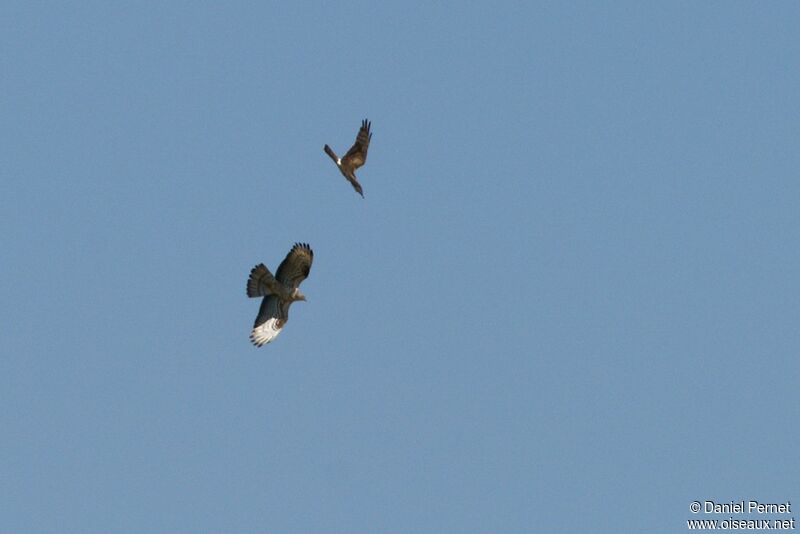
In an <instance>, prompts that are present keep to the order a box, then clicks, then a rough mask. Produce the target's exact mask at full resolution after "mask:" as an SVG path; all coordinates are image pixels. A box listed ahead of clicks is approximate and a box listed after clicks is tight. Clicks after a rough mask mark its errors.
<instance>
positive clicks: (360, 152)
mask: <svg viewBox="0 0 800 534" xmlns="http://www.w3.org/2000/svg"><path fill="white" fill-rule="evenodd" d="M371 124H372V123H370V122H369V121H368V120H367V119H364V120H363V121H361V128H360V129H359V130H358V135H357V136H356V142H355V143H354V144H353V146H352V147H350V150H348V151H347V154H345V155H344V157H343V158H340V157H339V156H337V155H336V153H335V152H334V151H333V150H331V147H329V146H328V145H325V147H324V148H323V150H325V153H326V154H327V155H329V156H330V157H331V159H332V160H333V162H334V163H336V166H337V167H339V170H340V171H341V173H342V174H343V175H344V177H345V178H347V181H348V182H350V184H352V186H353V189H355V190H356V191H357V192H358V194H359V195H361V197H362V198H363V197H364V190H363V189H362V188H361V184H360V183H358V180H357V179H356V169H358V168H359V167H361V166H362V165H364V163H366V161H367V150H368V149H369V141H370V139H372V133H370V131H369V128H370V126H371Z"/></svg>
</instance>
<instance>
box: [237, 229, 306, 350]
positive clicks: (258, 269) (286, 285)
mask: <svg viewBox="0 0 800 534" xmlns="http://www.w3.org/2000/svg"><path fill="white" fill-rule="evenodd" d="M312 261H314V252H313V251H312V250H311V247H310V246H308V244H306V243H295V245H294V246H293V247H292V250H290V251H289V254H287V255H286V258H285V259H284V260H283V261H282V262H281V264H280V266H279V267H278V271H277V272H276V273H275V276H274V277H273V276H272V273H270V272H269V269H267V268H266V266H265V265H264V264H263V263H259V264H258V265H256V266H255V267H253V269H252V270H251V271H250V278H249V279H248V280H247V296H248V297H264V300H262V301H261V309H259V310H258V317H256V322H255V324H254V325H253V331H252V332H250V341H252V342H253V344H254V345H256V346H257V347H260V346H261V345H263V344H265V343H269V342H270V341H272V340H273V339H275V338H276V337H278V334H280V333H281V329H282V328H283V325H285V324H286V321H288V320H289V306H291V305H292V302H294V301H296V300H306V296H305V295H303V294H302V293H300V283H301V282H302V281H303V280H305V279H306V278H307V277H308V273H309V271H310V270H311V262H312Z"/></svg>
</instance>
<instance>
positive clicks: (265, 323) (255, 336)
mask: <svg viewBox="0 0 800 534" xmlns="http://www.w3.org/2000/svg"><path fill="white" fill-rule="evenodd" d="M290 305H291V302H288V303H287V302H284V301H282V300H281V299H279V298H278V297H276V296H275V295H269V296H267V297H264V300H263V301H261V307H260V308H259V310H258V316H257V317H256V320H255V323H253V330H252V331H251V332H250V341H252V342H253V345H255V346H257V347H260V346H262V345H264V344H265V343H269V342H270V341H272V340H273V339H275V338H276V337H277V336H278V334H280V333H281V329H283V326H284V325H285V324H286V321H288V320H289V306H290Z"/></svg>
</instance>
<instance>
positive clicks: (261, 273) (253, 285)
mask: <svg viewBox="0 0 800 534" xmlns="http://www.w3.org/2000/svg"><path fill="white" fill-rule="evenodd" d="M277 283H278V281H277V280H275V277H274V276H272V273H271V272H269V269H267V267H266V265H264V264H263V263H259V264H258V265H256V266H255V267H253V269H252V270H251V271H250V278H248V279H247V296H248V297H251V298H252V297H266V296H267V295H272V294H274V293H276V290H275V285H276V284H277Z"/></svg>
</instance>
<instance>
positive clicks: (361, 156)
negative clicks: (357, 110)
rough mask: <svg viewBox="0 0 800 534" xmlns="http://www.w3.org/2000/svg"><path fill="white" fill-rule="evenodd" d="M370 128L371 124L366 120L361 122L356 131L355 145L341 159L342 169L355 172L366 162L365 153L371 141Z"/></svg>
mask: <svg viewBox="0 0 800 534" xmlns="http://www.w3.org/2000/svg"><path fill="white" fill-rule="evenodd" d="M371 126H372V123H371V122H369V121H368V120H367V119H364V120H363V121H361V128H360V129H359V130H358V135H357V136H356V142H355V144H353V146H352V147H350V150H348V151H347V154H345V155H344V157H343V158H342V166H343V167H347V168H351V169H353V170H355V169H358V168H359V167H361V166H362V165H364V163H366V162H367V151H368V150H369V142H370V140H371V139H372V133H370V131H369V129H370V127H371Z"/></svg>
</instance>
